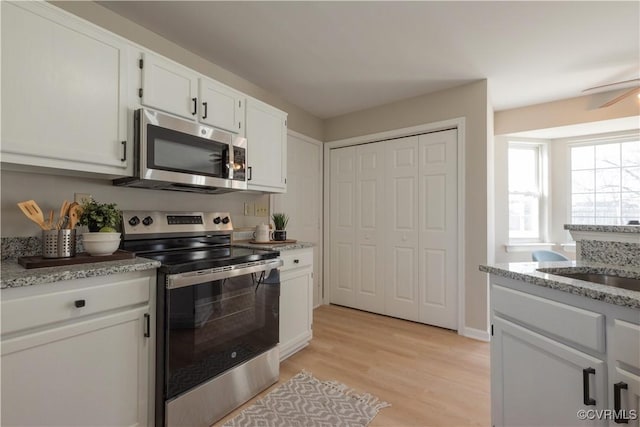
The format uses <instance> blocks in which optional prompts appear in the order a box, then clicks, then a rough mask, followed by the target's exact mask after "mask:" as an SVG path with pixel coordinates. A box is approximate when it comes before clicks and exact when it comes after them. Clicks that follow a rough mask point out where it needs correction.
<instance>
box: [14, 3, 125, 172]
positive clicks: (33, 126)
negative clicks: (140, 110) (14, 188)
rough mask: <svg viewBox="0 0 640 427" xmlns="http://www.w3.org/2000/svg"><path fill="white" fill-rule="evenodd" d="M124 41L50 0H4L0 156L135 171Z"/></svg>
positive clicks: (23, 161)
mask: <svg viewBox="0 0 640 427" xmlns="http://www.w3.org/2000/svg"><path fill="white" fill-rule="evenodd" d="M126 49H127V47H126V45H125V44H124V43H123V42H122V41H121V40H120V39H119V38H117V37H115V36H113V35H111V34H109V33H106V32H104V31H102V30H99V29H98V28H96V27H95V26H93V25H91V24H88V23H86V22H84V21H81V20H79V19H78V18H76V17H73V16H71V15H69V14H67V13H66V12H63V11H61V10H60V9H58V8H56V7H54V6H51V5H48V4H46V3H44V2H2V161H3V162H7V163H14V164H23V165H31V166H41V167H50V168H57V169H66V170H75V171H86V172H95V173H104V174H113V175H126V174H127V173H130V171H129V172H127V170H126V168H127V162H126V160H125V159H126V156H125V155H124V151H125V149H126V144H125V143H123V141H125V140H126V139H127V138H126V129H127V125H126V124H127V103H126V90H127V78H126V61H127V52H126ZM129 143H130V144H132V143H133V141H129Z"/></svg>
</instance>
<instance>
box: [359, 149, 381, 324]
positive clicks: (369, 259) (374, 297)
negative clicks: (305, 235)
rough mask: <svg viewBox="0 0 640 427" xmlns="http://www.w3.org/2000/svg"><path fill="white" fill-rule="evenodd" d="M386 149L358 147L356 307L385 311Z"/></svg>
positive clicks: (378, 311) (379, 311)
mask: <svg viewBox="0 0 640 427" xmlns="http://www.w3.org/2000/svg"><path fill="white" fill-rule="evenodd" d="M384 178H385V176H384V145H383V143H381V142H378V143H374V144H365V145H361V146H358V147H356V182H357V185H356V236H355V237H356V241H355V244H356V248H357V249H356V273H355V281H356V285H355V286H356V305H355V306H356V307H357V308H360V309H362V310H368V311H373V312H377V313H382V312H383V311H384V251H383V248H384V223H383V217H384Z"/></svg>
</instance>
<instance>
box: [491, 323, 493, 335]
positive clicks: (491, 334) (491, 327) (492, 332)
mask: <svg viewBox="0 0 640 427" xmlns="http://www.w3.org/2000/svg"><path fill="white" fill-rule="evenodd" d="M491 336H493V325H491Z"/></svg>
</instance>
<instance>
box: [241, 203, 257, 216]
mask: <svg viewBox="0 0 640 427" xmlns="http://www.w3.org/2000/svg"><path fill="white" fill-rule="evenodd" d="M255 214H256V208H255V205H254V204H253V203H245V204H244V215H245V216H254V215H255Z"/></svg>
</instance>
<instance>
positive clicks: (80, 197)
mask: <svg viewBox="0 0 640 427" xmlns="http://www.w3.org/2000/svg"><path fill="white" fill-rule="evenodd" d="M91 199H93V196H92V195H91V194H89V193H73V201H74V202H76V203H80V204H83V203H84V201H85V200H91Z"/></svg>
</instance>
